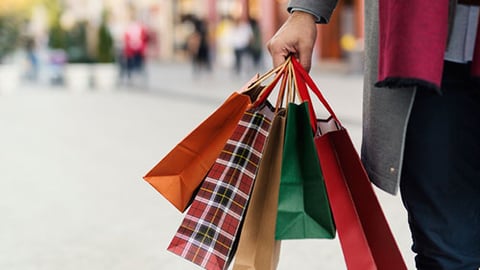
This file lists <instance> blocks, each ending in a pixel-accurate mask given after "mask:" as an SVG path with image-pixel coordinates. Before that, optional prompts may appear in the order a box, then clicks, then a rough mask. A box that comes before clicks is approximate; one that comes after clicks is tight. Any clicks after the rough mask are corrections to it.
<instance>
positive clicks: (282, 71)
mask: <svg viewBox="0 0 480 270" xmlns="http://www.w3.org/2000/svg"><path fill="white" fill-rule="evenodd" d="M287 64H288V61H285V63H283V64H282V65H280V66H278V67H276V68H275V69H272V70H270V71H269V72H267V73H266V74H265V75H262V76H261V77H260V79H259V80H258V81H256V82H255V83H254V84H253V85H252V87H254V86H258V84H259V83H261V82H262V81H264V80H265V79H266V78H268V77H270V76H271V75H272V74H274V73H275V72H276V73H277V74H276V75H275V77H274V78H273V80H272V82H270V83H269V84H268V85H267V86H266V87H265V88H264V89H263V90H262V92H261V93H260V95H259V97H258V98H257V100H256V101H255V102H254V103H253V104H252V105H251V107H257V106H259V105H260V104H262V103H263V102H264V101H265V100H266V99H267V98H268V96H269V95H270V93H272V91H273V89H274V88H275V86H276V85H277V83H278V81H279V80H280V78H281V77H282V76H285V72H286V68H287ZM267 75H268V76H267Z"/></svg>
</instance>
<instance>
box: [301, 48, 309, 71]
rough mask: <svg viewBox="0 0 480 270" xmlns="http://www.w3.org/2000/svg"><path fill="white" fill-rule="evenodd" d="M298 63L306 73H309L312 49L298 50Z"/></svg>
mask: <svg viewBox="0 0 480 270" xmlns="http://www.w3.org/2000/svg"><path fill="white" fill-rule="evenodd" d="M298 61H299V62H300V64H301V65H302V66H303V68H304V69H305V70H306V71H307V72H310V68H311V67H312V49H303V50H299V53H298Z"/></svg>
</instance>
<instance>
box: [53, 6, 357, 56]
mask: <svg viewBox="0 0 480 270" xmlns="http://www.w3.org/2000/svg"><path fill="white" fill-rule="evenodd" d="M52 1H53V0H52ZM58 2H59V3H61V5H60V6H61V10H60V11H59V14H58V15H59V16H58V17H59V18H58V20H59V24H60V26H61V27H62V28H64V29H67V30H71V29H73V28H74V26H75V25H78V24H79V23H80V24H81V23H83V24H84V26H85V32H86V34H85V39H86V40H85V42H86V47H87V48H86V49H85V50H86V51H87V52H88V53H89V54H91V55H95V54H96V53H98V52H96V49H95V48H96V47H98V42H99V40H98V35H97V34H96V33H97V32H98V29H99V28H101V27H102V24H106V25H107V26H108V28H109V31H110V32H111V35H112V38H113V42H114V45H115V46H116V47H120V46H121V43H122V38H123V34H124V30H125V27H126V25H128V23H129V22H130V21H131V20H138V21H140V22H141V23H142V24H144V25H145V26H146V28H147V29H148V34H149V35H148V36H149V39H148V40H149V46H148V48H149V49H148V55H149V57H150V58H152V59H160V60H172V59H178V58H182V57H185V55H184V48H185V46H186V40H187V37H188V35H189V34H191V32H192V31H193V29H192V26H191V24H189V23H188V18H196V19H198V20H201V21H203V22H205V24H206V25H207V29H208V32H209V40H210V46H211V49H212V51H214V54H215V57H216V60H221V59H223V58H225V59H226V60H225V59H224V60H221V61H226V62H228V61H229V60H228V59H227V58H228V56H226V55H228V52H226V51H227V50H228V42H227V41H226V39H227V38H226V34H227V33H228V29H229V27H231V25H232V19H233V18H243V19H248V18H253V19H255V20H256V21H257V22H258V24H259V27H260V30H261V31H260V32H261V37H262V41H263V42H264V43H265V41H267V40H268V39H270V38H271V37H272V36H273V34H274V33H275V31H276V30H277V29H278V28H279V27H280V25H281V24H282V23H283V22H284V21H285V19H286V18H287V17H288V14H287V12H286V6H287V4H288V0H136V1H133V0H58ZM106 15H108V16H106ZM362 25H363V0H341V1H339V4H338V7H337V10H336V11H335V12H334V15H333V17H332V19H331V22H330V23H329V24H328V25H319V26H318V28H319V35H318V41H317V46H316V49H317V51H316V57H319V58H331V59H342V58H344V57H345V50H348V49H352V48H353V47H355V49H358V47H359V45H358V44H361V40H362V38H363V28H362ZM43 28H45V27H43ZM346 35H348V36H349V37H350V39H349V40H350V41H351V40H352V38H353V40H354V42H356V43H358V44H355V46H353V45H352V44H351V43H352V42H350V43H349V45H350V46H347V47H345V46H342V44H341V40H342V38H343V37H344V36H346Z"/></svg>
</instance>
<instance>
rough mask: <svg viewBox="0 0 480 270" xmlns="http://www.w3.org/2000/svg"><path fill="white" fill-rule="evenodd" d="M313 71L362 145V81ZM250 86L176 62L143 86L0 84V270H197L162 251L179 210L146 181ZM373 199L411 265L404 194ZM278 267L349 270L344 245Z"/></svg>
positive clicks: (300, 249) (309, 247)
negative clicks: (195, 130) (193, 71)
mask: <svg viewBox="0 0 480 270" xmlns="http://www.w3.org/2000/svg"><path fill="white" fill-rule="evenodd" d="M312 74H313V77H314V79H315V81H316V82H317V84H318V85H319V86H320V88H322V90H323V91H324V94H325V96H326V97H327V99H328V100H329V102H330V103H331V105H332V106H333V108H334V110H335V111H336V112H337V113H338V116H339V117H340V119H341V120H342V121H343V122H344V124H345V125H346V126H347V128H348V129H349V131H350V134H351V136H352V138H353V139H354V141H355V144H356V146H357V147H359V144H360V132H361V126H360V123H361V119H360V117H361V96H362V94H361V87H362V79H361V77H360V76H359V75H353V76H346V75H345V73H344V72H340V73H339V72H338V70H336V72H333V71H332V70H331V69H326V68H324V67H316V68H314V69H313V70H312ZM247 79H248V78H247V76H243V77H240V78H238V77H234V76H232V74H230V72H229V70H225V69H218V70H216V71H215V73H214V74H212V75H211V76H203V77H199V78H196V79H194V78H192V74H191V72H190V67H189V66H188V65H186V64H177V63H170V64H159V65H155V66H153V67H151V68H150V69H149V72H148V77H147V78H146V79H143V83H144V84H143V85H141V84H139V85H140V86H139V87H122V88H117V87H111V88H109V89H108V88H105V89H76V90H72V89H69V88H54V87H46V86H35V85H29V86H28V85H22V86H20V87H18V88H16V89H1V88H0V130H1V131H2V132H0V149H1V151H0V219H1V222H0V269H6V270H30V269H35V270H57V269H58V270H69V269H75V270H83V269H91V270H104V269H115V270H122V269H125V270H132V269H141V270H149V269H152V270H153V269H169V270H170V269H199V268H198V267H196V266H195V265H193V264H191V263H189V262H187V261H185V260H183V259H181V258H179V257H177V256H176V255H173V254H171V253H169V252H168V251H166V250H165V249H166V247H167V246H168V244H169V241H170V240H171V237H172V236H173V234H174V233H175V231H176V229H177V228H178V225H179V224H180V222H181V219H182V214H180V213H178V212H177V211H176V210H175V209H174V208H173V207H171V206H170V205H169V203H168V202H167V201H166V200H165V199H163V197H161V196H160V195H159V194H158V193H156V191H155V190H154V189H153V188H152V187H150V186H149V185H148V184H147V183H146V182H144V181H143V180H142V179H141V176H142V175H144V174H145V173H146V172H147V171H148V170H149V169H150V168H151V167H152V166H153V165H154V164H155V163H156V162H158V161H159V160H160V159H161V158H162V157H163V156H164V155H165V154H166V153H167V152H168V151H169V150H170V149H171V148H172V147H173V146H174V145H175V144H176V143H178V142H179V141H180V140H181V139H182V138H183V137H184V136H185V135H186V134H187V133H188V132H190V131H191V130H192V129H193V128H194V127H195V126H196V125H197V124H198V123H200V122H201V121H202V120H203V119H204V118H205V117H207V116H208V115H209V114H210V113H211V112H212V111H213V110H214V109H215V108H216V107H217V106H218V105H219V104H220V103H221V102H222V101H223V100H225V98H226V97H227V96H228V95H229V94H230V93H231V92H232V91H233V90H235V89H237V88H239V87H240V86H241V85H242V84H243V83H244V82H245V81H247ZM0 87H1V86H0ZM378 194H379V198H380V200H381V203H382V206H383V207H384V211H385V214H386V216H387V218H388V220H389V222H390V224H391V228H392V230H393V232H394V234H395V236H396V238H397V241H398V244H399V246H400V248H401V250H402V252H403V254H404V257H405V259H406V260H407V263H408V265H409V267H410V269H413V259H412V255H411V253H410V251H409V249H410V237H409V233H408V228H407V221H406V216H405V211H404V210H403V208H402V206H401V202H400V198H399V197H398V196H396V197H393V196H389V195H386V194H384V193H383V192H379V193H378ZM279 269H280V270H290V269H299V270H300V269H332V270H341V269H345V266H344V262H343V258H342V253H341V249H340V246H339V243H338V238H337V239H335V240H301V241H284V243H283V245H282V254H281V259H280V265H279Z"/></svg>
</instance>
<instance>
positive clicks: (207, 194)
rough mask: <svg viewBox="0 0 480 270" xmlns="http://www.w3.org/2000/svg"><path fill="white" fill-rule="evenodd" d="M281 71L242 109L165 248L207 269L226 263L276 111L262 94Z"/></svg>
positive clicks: (230, 257) (272, 85) (270, 88)
mask: <svg viewBox="0 0 480 270" xmlns="http://www.w3.org/2000/svg"><path fill="white" fill-rule="evenodd" d="M282 76H283V70H282V72H279V73H278V74H277V75H276V76H275V79H274V80H273V82H272V83H271V84H270V85H269V86H268V87H266V89H265V91H264V93H265V94H262V95H261V97H259V100H257V101H256V102H255V103H254V104H253V105H252V107H251V108H250V109H249V110H248V111H246V112H245V114H244V115H243V117H242V119H241V120H240V122H239V123H238V125H237V127H236V128H235V130H234V132H233V134H232V136H231V137H230V138H229V139H228V140H227V143H226V144H225V146H224V148H223V150H222V151H221V153H220V155H219V156H218V158H217V159H216V161H215V163H214V164H213V166H212V168H211V169H210V171H209V172H208V174H207V177H206V178H205V179H204V181H203V182H202V184H201V186H200V189H199V191H198V193H197V195H196V196H195V199H194V200H193V203H192V205H191V206H190V208H189V209H188V211H187V214H186V215H185V218H184V219H183V221H182V223H181V225H180V228H179V229H178V230H177V233H176V234H175V236H174V237H173V239H172V241H171V243H170V245H169V247H168V250H169V251H171V252H173V253H175V254H177V255H179V256H181V257H183V258H185V259H187V260H189V261H191V262H193V263H195V264H197V265H199V266H201V267H203V268H205V269H209V270H210V269H225V268H227V267H228V265H229V263H230V262H231V259H232V257H233V255H234V254H233V253H232V250H233V248H234V243H235V241H236V239H237V238H236V237H237V236H238V233H239V229H240V225H241V222H242V220H243V218H244V214H245V209H246V207H247V203H248V201H249V197H250V195H251V191H252V187H253V182H254V179H255V177H256V174H257V169H258V166H259V163H260V160H261V158H262V154H263V148H264V146H265V142H266V138H267V136H268V133H269V131H270V126H271V123H272V119H273V115H274V109H273V107H272V106H271V105H270V104H269V102H268V101H267V100H266V97H268V95H269V93H271V91H272V90H273V87H274V86H275V85H276V83H277V82H278V80H279V79H280V78H281V77H282Z"/></svg>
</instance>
